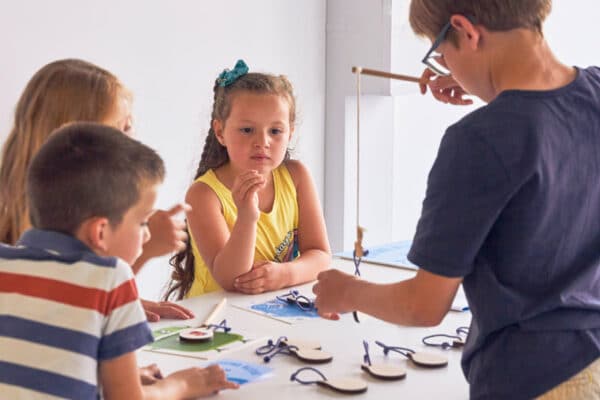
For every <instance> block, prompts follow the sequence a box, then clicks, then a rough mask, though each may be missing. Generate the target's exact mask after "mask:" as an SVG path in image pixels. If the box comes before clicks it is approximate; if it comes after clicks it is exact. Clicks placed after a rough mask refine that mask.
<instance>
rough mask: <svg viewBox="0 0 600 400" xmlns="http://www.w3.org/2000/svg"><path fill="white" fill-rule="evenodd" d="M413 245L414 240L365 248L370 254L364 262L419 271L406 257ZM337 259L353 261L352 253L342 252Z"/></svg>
mask: <svg viewBox="0 0 600 400" xmlns="http://www.w3.org/2000/svg"><path fill="white" fill-rule="evenodd" d="M411 245H412V240H403V241H400V242H392V243H386V244H382V245H378V246H365V250H368V251H369V254H367V255H365V256H363V258H362V260H361V261H362V262H368V263H373V264H381V265H389V266H391V267H399V268H408V269H419V267H417V266H416V265H415V264H413V263H411V262H410V261H408V258H407V257H406V256H407V255H408V252H409V250H410V246H411ZM334 255H335V256H337V257H341V258H346V259H349V260H352V251H342V252H340V253H336V254H334Z"/></svg>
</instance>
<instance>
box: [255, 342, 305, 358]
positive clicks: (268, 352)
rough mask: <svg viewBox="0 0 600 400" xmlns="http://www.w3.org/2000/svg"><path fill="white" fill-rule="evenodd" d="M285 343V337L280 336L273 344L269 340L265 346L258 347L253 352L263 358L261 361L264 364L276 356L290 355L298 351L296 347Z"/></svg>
mask: <svg viewBox="0 0 600 400" xmlns="http://www.w3.org/2000/svg"><path fill="white" fill-rule="evenodd" d="M286 341H287V337H285V336H280V337H279V338H278V339H277V341H276V342H273V340H271V339H269V340H268V341H267V344H266V345H264V346H260V347H259V348H258V349H256V350H255V353H256V354H257V355H259V356H264V357H263V360H264V361H265V362H269V361H271V359H272V358H273V357H275V356H276V355H277V354H286V355H292V354H293V353H295V352H297V351H298V350H299V348H298V346H293V345H292V346H290V345H289V344H287V343H286Z"/></svg>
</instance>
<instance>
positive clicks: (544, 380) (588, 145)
mask: <svg viewBox="0 0 600 400" xmlns="http://www.w3.org/2000/svg"><path fill="white" fill-rule="evenodd" d="M408 258H409V259H410V260H411V261H412V262H414V263H415V264H417V265H418V266H419V267H421V268H423V269H425V270H427V271H430V272H432V273H435V274H439V275H443V276H448V277H464V281H463V284H464V289H465V293H466V296H467V299H468V301H469V306H470V309H471V312H472V315H473V318H472V322H471V330H470V333H469V338H468V341H467V344H466V347H465V350H464V354H463V370H464V373H465V376H466V377H467V380H468V381H469V383H470V386H471V388H470V391H471V398H473V399H487V398H490V399H521V398H523V399H525V398H532V397H535V396H538V395H540V394H542V393H544V392H546V391H547V390H549V389H551V388H552V387H554V386H556V385H558V384H559V383H561V382H562V381H564V380H566V379H568V378H569V377H571V376H573V375H575V374H576V373H577V372H578V371H580V370H582V369H583V368H585V367H586V366H587V365H588V364H589V363H591V362H592V361H594V360H595V359H596V358H598V357H600V268H599V267H600V69H599V68H597V67H592V68H588V69H577V77H576V79H575V80H574V81H573V82H571V83H570V84H568V85H567V86H565V87H562V88H559V89H556V90H551V91H520V90H510V91H505V92H502V93H501V94H500V95H499V96H498V97H497V98H496V99H495V100H494V101H492V102H491V103H489V104H488V105H486V106H484V107H482V108H480V109H478V110H476V111H474V112H473V113H471V114H469V115H468V116H466V117H465V118H463V119H462V120H461V121H459V122H458V123H456V124H454V125H452V126H451V127H449V128H448V130H447V131H446V133H445V135H444V137H443V139H442V142H441V145H440V149H439V153H438V155H437V159H436V161H435V163H434V165H433V167H432V170H431V172H430V174H429V179H428V187H427V194H426V197H425V200H424V202H423V210H422V215H421V218H420V220H419V223H418V226H417V232H416V234H415V238H414V242H413V245H412V248H411V250H410V253H409V256H408Z"/></svg>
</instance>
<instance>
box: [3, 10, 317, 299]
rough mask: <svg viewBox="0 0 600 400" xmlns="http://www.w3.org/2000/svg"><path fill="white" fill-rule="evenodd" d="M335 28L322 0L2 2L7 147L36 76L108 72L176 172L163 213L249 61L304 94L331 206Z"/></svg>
mask: <svg viewBox="0 0 600 400" xmlns="http://www.w3.org/2000/svg"><path fill="white" fill-rule="evenodd" d="M325 17H326V6H325V3H324V2H323V1H321V0H302V1H294V0H253V1H246V0H229V1H226V2H225V1H218V0H211V1H209V0H204V1H195V0H178V1H172V2H167V1H158V0H128V1H119V0H104V1H102V2H92V1H80V0H52V1H43V0H37V1H36V0H21V1H10V0H0V37H1V38H2V39H1V40H0V58H1V60H2V61H1V62H0V88H1V91H0V142H4V139H5V138H6V135H7V134H8V130H9V129H10V126H11V118H12V116H13V110H14V105H15V103H16V102H17V99H18V97H19V95H20V93H21V91H22V90H23V88H24V86H25V84H26V82H27V81H28V80H29V78H30V77H31V76H32V75H33V74H34V73H35V71H36V70H38V69H39V68H40V67H42V66H43V65H44V64H46V63H48V62H50V61H53V60H56V59H60V58H66V57H76V58H82V59H85V60H88V61H91V62H94V63H97V64H98V65H100V66H102V67H105V68H107V69H109V70H110V71H112V72H114V73H115V74H116V75H117V76H118V77H119V78H120V79H121V80H122V81H123V82H124V83H125V84H126V85H127V86H128V87H129V88H130V89H132V91H133V92H134V95H135V103H134V116H135V125H136V131H137V137H138V138H139V139H140V140H141V141H143V142H144V143H146V144H148V145H150V146H152V147H154V148H156V149H157V150H158V152H159V153H160V155H161V156H162V157H163V158H164V160H165V162H166V165H167V179H166V183H165V185H164V186H163V188H162V190H161V193H160V195H159V201H158V205H159V207H162V208H166V207H169V206H170V205H171V204H173V203H175V202H177V201H180V200H181V199H182V198H183V195H184V193H185V190H186V188H187V186H188V185H189V183H190V181H191V179H192V177H193V175H194V173H195V170H196V166H197V162H198V160H199V157H200V152H201V151H202V146H203V144H204V138H205V134H206V131H207V127H208V123H209V116H210V110H211V107H212V86H213V83H214V79H215V78H216V76H217V75H218V73H219V72H220V71H221V70H222V69H223V68H225V67H229V68H231V67H233V65H234V63H235V61H236V60H237V59H238V58H243V59H245V60H246V62H247V63H248V64H249V66H250V69H251V70H254V71H264V72H273V73H283V74H286V75H288V77H289V78H290V80H291V81H292V83H293V84H294V87H295V91H296V95H297V99H298V109H299V117H300V118H299V125H298V127H297V138H298V143H297V146H296V156H297V157H298V158H299V159H301V160H303V161H304V162H305V163H306V164H307V165H308V167H309V169H310V170H311V172H312V174H313V176H314V178H315V181H316V184H317V188H318V190H319V193H320V194H321V197H322V194H323V176H324V171H323V169H324V166H323V160H324V150H323V148H324V143H323V140H324V139H323V138H324V112H325V111H324V109H325V103H324V102H325V39H324V33H325ZM168 275H169V268H168V266H167V259H165V258H163V259H158V260H155V261H153V262H150V263H149V264H148V265H147V267H146V268H145V269H144V270H143V271H142V272H141V274H140V275H139V277H138V284H139V288H140V292H141V294H142V295H143V296H145V297H147V298H156V297H157V296H158V293H159V292H160V289H161V288H162V285H163V284H164V282H165V280H166V279H167V276H168Z"/></svg>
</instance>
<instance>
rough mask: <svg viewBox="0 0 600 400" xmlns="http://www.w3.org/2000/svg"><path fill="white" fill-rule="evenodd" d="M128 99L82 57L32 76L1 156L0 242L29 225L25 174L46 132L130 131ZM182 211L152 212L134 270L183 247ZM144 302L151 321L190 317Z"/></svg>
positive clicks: (107, 74) (49, 66)
mask: <svg viewBox="0 0 600 400" xmlns="http://www.w3.org/2000/svg"><path fill="white" fill-rule="evenodd" d="M131 103H132V95H131V93H130V92H129V90H128V89H127V88H126V87H125V86H124V85H123V84H122V83H121V82H120V81H119V80H118V79H117V77H116V76H114V75H113V74H112V73H110V72H109V71H107V70H105V69H102V68H100V67H98V66H96V65H94V64H92V63H89V62H86V61H83V60H77V59H65V60H58V61H54V62H52V63H49V64H47V65H45V66H44V67H42V68H41V69H40V70H39V71H38V72H37V73H36V74H35V75H34V76H33V77H32V78H31V80H30V81H29V82H28V83H27V86H26V87H25V90H24V91H23V93H22V94H21V97H20V99H19V101H18V103H17V106H16V109H15V117H14V124H13V127H12V129H11V131H10V134H9V135H8V138H7V139H6V142H5V143H4V147H3V150H2V157H1V158H0V242H2V243H8V244H11V245H14V244H15V242H16V241H17V239H18V238H19V237H20V236H21V234H22V233H23V232H25V231H26V230H27V229H29V228H30V227H31V223H30V221H29V210H28V206H27V198H26V196H25V176H26V172H27V168H28V166H29V164H30V162H31V160H32V158H33V157H34V156H35V155H36V154H37V152H38V150H39V149H40V147H41V146H42V145H43V144H44V143H45V142H46V141H47V140H48V137H49V136H50V133H51V132H52V131H54V130H55V129H56V128H59V127H60V126H62V125H64V124H66V123H69V122H74V121H89V122H99V123H104V124H106V125H110V126H112V127H115V128H117V129H119V130H121V131H123V132H124V133H125V134H127V135H131V134H132V133H133V125H132V117H131ZM48 184H49V185H51V184H52V182H48ZM182 210H183V206H182V205H176V206H175V207H173V208H171V209H170V210H168V211H160V210H159V211H156V212H155V213H154V214H153V215H152V217H151V218H150V221H149V228H150V232H151V239H150V241H149V242H148V243H147V244H146V245H144V249H143V253H142V255H141V256H140V257H139V258H138V260H137V261H136V262H135V263H134V265H132V268H133V270H134V272H138V271H139V270H140V268H141V267H142V265H143V264H144V263H145V262H146V261H147V260H149V259H150V258H153V257H158V256H162V255H166V254H168V253H171V252H173V251H178V250H180V249H182V248H184V247H185V241H186V240H187V234H186V233H185V223H184V222H183V221H179V220H177V219H174V218H173V217H174V216H175V214H177V213H179V212H181V211H182ZM142 304H143V305H144V309H145V311H146V316H147V318H148V320H150V321H157V320H158V319H160V317H166V318H178V319H187V318H192V317H193V313H192V312H191V311H189V310H187V309H185V308H183V307H181V306H179V305H177V304H174V303H168V302H153V301H148V300H142Z"/></svg>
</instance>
